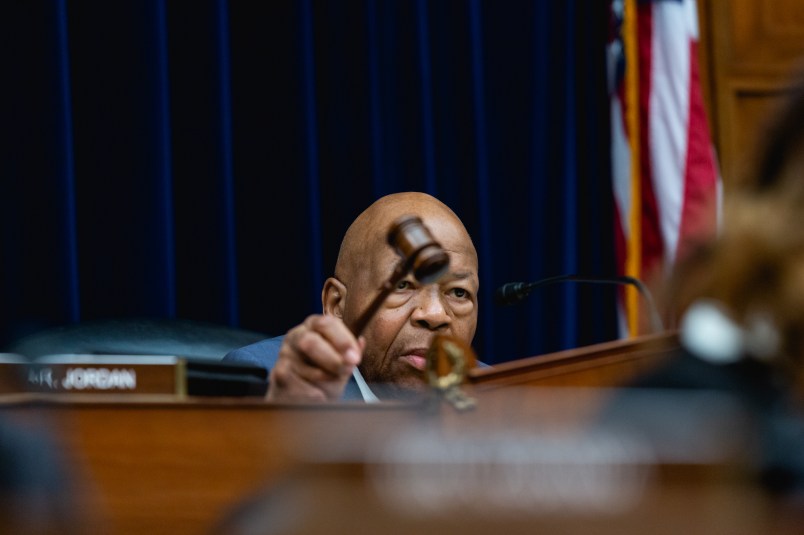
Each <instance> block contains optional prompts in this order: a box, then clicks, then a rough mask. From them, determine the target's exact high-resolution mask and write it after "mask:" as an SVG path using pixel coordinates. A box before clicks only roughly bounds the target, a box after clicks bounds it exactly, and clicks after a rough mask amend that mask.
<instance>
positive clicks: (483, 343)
mask: <svg viewBox="0 0 804 535" xmlns="http://www.w3.org/2000/svg"><path fill="white" fill-rule="evenodd" d="M3 11H4V12H3V15H2V17H0V20H2V22H0V24H1V25H2V31H0V38H1V39H2V40H3V42H2V55H3V65H4V71H5V72H4V83H3V85H4V86H5V87H6V89H7V91H6V92H5V95H6V96H4V97H2V98H3V103H2V108H3V117H2V130H3V139H2V146H3V159H2V185H1V186H0V187H2V190H1V191H0V198H1V199H2V201H0V202H2V205H0V218H2V231H0V232H2V241H1V242H0V247H1V249H0V255H2V261H1V262H0V270H2V271H1V272H0V277H1V278H0V284H1V286H0V288H1V289H0V291H1V292H2V294H0V298H2V318H0V319H1V320H2V324H1V327H2V333H0V337H2V342H3V343H8V342H9V341H11V340H13V339H15V338H16V337H19V336H21V335H23V334H26V333H29V332H31V331H33V330H35V329H39V328H43V327H48V326H54V325H61V324H68V323H74V322H78V321H86V320H92V319H99V318H118V317H153V318H171V317H180V318H188V319H195V320H204V321H210V322H215V323H221V324H228V325H233V326H240V327H244V328H249V329H254V330H259V331H263V332H266V333H281V332H284V331H285V330H287V329H288V328H289V327H291V326H292V325H294V324H295V323H297V322H299V321H301V320H302V319H303V318H304V317H305V316H306V315H307V314H310V313H313V312H317V311H319V310H320V288H321V284H322V282H323V280H324V279H325V278H326V277H327V276H328V275H329V274H330V273H331V270H332V267H333V266H334V262H335V258H336V255H337V249H338V246H339V244H340V239H341V236H342V234H343V232H344V231H345V229H346V227H347V226H348V224H349V223H350V222H351V220H352V219H353V218H354V217H355V216H356V215H357V214H358V213H359V212H360V211H361V210H362V209H363V208H365V207H366V206H367V205H368V204H369V203H371V202H372V200H374V199H375V198H377V197H378V196H381V195H384V194H386V193H390V192H394V191H401V190H422V191H427V192H430V193H432V194H435V195H436V196H438V197H439V198H441V199H442V200H443V201H445V202H446V203H447V204H448V205H449V206H451V207H452V208H453V209H454V210H455V211H456V212H457V213H458V215H459V216H461V217H462V218H463V220H464V221H465V223H466V226H467V228H468V229H469V231H470V233H471V234H472V236H473V237H474V239H475V244H476V246H477V248H478V252H479V255H480V268H481V274H480V275H481V277H480V279H481V295H480V303H481V314H480V325H479V331H478V336H477V338H476V339H475V347H476V349H477V351H478V353H479V355H480V357H481V358H482V359H484V360H486V361H488V362H492V363H493V362H501V361H505V360H510V359H513V358H518V357H523V356H528V355H534V354H540V353H544V352H548V351H554V350H558V349H562V348H568V347H573V346H578V345H584V344H589V343H593V342H598V341H603V340H610V339H613V338H615V336H616V335H615V333H616V327H615V317H614V304H613V303H614V299H613V291H612V290H611V289H610V288H608V287H585V286H581V285H571V284H565V285H560V286H554V287H549V288H544V289H540V290H537V292H536V293H535V294H534V295H532V296H531V298H530V299H529V300H528V301H527V302H525V303H522V304H520V305H518V306H515V307H512V308H508V309H498V308H496V307H495V306H494V304H493V302H492V301H493V299H492V296H493V291H494V289H495V288H496V287H497V286H498V285H500V284H502V283H504V282H508V281H516V280H533V279H539V278H543V277H548V276H553V275H558V274H566V273H582V274H596V275H611V274H612V273H613V266H614V262H613V245H612V223H611V211H612V198H611V188H610V176H609V156H608V147H609V141H608V129H609V126H608V98H607V91H606V83H605V55H604V54H605V40H606V32H607V29H608V10H607V5H606V3H605V2H599V1H597V0H567V1H564V2H550V1H546V0H545V1H538V0H534V1H524V0H522V1H497V0H494V1H491V0H489V1H481V0H444V1H440V0H439V1H436V0H431V1H427V0H418V1H416V0H399V1H388V0H352V1H334V0H330V1H314V0H272V1H270V2H245V1H234V0H231V1H228V2H227V1H226V0H207V1H200V0H184V1H176V0H170V1H168V0H125V1H115V2H109V1H107V0H19V1H15V0H12V1H11V2H10V5H9V3H8V2H7V3H6V5H5V6H4V10H3ZM9 90H10V91H9Z"/></svg>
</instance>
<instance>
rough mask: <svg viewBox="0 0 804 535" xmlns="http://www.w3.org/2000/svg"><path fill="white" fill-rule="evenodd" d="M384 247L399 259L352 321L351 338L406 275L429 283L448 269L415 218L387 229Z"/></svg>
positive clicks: (402, 219)
mask: <svg viewBox="0 0 804 535" xmlns="http://www.w3.org/2000/svg"><path fill="white" fill-rule="evenodd" d="M388 244H389V245H390V246H391V247H393V248H394V250H395V251H396V252H397V253H398V254H399V255H400V256H401V257H402V258H401V259H400V261H399V263H398V264H397V265H396V267H395V268H394V272H393V273H392V274H391V277H390V278H389V279H388V280H387V281H385V284H383V285H382V287H381V288H380V293H379V294H377V296H376V297H375V298H374V300H373V301H372V302H371V304H369V306H368V308H367V309H366V310H365V311H363V313H362V314H361V315H360V317H359V318H357V321H355V324H354V326H353V327H352V332H353V333H354V335H355V337H358V336H360V334H361V333H362V332H363V329H365V328H366V325H368V322H369V321H370V320H371V318H372V317H374V314H375V313H376V312H377V310H378V309H379V308H380V306H381V305H382V304H383V302H384V301H385V299H386V298H387V297H388V295H389V294H390V293H391V292H392V291H394V288H395V287H396V285H397V284H399V281H401V280H402V279H404V278H405V277H406V276H407V274H408V273H410V272H411V271H413V276H414V277H416V280H417V281H419V282H421V283H422V284H430V283H431V282H435V281H437V280H438V279H440V278H441V276H442V275H443V274H444V273H446V271H447V269H448V268H449V256H448V255H447V253H446V252H445V251H444V249H443V248H442V247H441V245H439V243H438V242H437V241H435V239H434V238H433V235H432V234H430V231H429V230H428V229H427V227H425V226H424V223H423V222H422V220H421V219H420V218H419V217H417V216H413V215H405V216H402V217H400V218H399V219H397V220H396V221H394V223H393V224H392V225H391V228H390V229H389V230H388Z"/></svg>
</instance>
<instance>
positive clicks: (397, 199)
mask: <svg viewBox="0 0 804 535" xmlns="http://www.w3.org/2000/svg"><path fill="white" fill-rule="evenodd" d="M406 214H410V215H416V216H419V217H420V218H421V219H422V221H423V222H424V224H425V225H426V226H427V228H428V229H429V230H430V232H431V234H432V235H433V237H434V238H435V240H436V241H437V242H439V243H440V244H441V246H442V247H443V248H444V250H445V251H446V252H447V254H448V255H449V257H450V266H449V271H448V272H447V273H446V275H444V276H443V277H442V278H441V279H440V280H438V281H437V282H435V283H432V284H420V283H419V282H417V281H416V279H414V278H413V276H412V275H409V276H408V277H406V278H405V279H404V280H402V281H401V282H400V283H399V284H398V285H397V287H396V289H395V290H394V291H393V292H392V293H391V295H389V296H388V298H387V299H386V300H385V302H384V303H383V305H382V306H381V307H380V309H379V310H378V311H377V313H376V314H375V315H374V317H373V318H372V319H371V321H370V322H369V324H368V325H367V326H366V328H365V330H364V331H363V334H362V336H361V337H360V339H356V338H355V337H354V335H353V334H352V330H351V329H352V327H353V326H354V324H355V322H356V320H357V318H358V317H359V316H360V314H361V313H362V312H363V311H364V310H365V309H366V308H367V307H368V305H369V303H370V302H371V301H372V299H373V298H374V297H375V296H376V295H377V294H378V293H379V289H380V287H381V286H382V285H383V283H384V282H385V281H386V280H388V277H389V276H390V274H391V272H392V271H393V269H394V267H395V266H396V264H397V263H398V262H399V259H400V258H399V255H398V254H396V252H395V251H394V250H393V249H392V248H391V246H389V245H388V243H387V234H388V229H389V227H390V226H391V224H392V223H393V221H394V220H396V219H397V218H398V217H400V216H402V215H406ZM478 286H479V281H478V276H477V252H476V251H475V247H474V245H473V244H472V239H471V238H470V237H469V234H468V233H467V232H466V228H464V226H463V223H461V220H460V219H458V216H456V215H455V213H454V212H453V211H452V210H450V209H449V208H448V207H447V206H446V205H445V204H444V203H442V202H441V201H439V200H438V199H436V198H434V197H431V196H430V195H427V194H424V193H417V192H408V193H395V194H392V195H388V196H386V197H383V198H381V199H379V200H378V201H376V202H375V203H374V204H372V205H371V206H369V207H368V208H367V209H366V210H365V211H364V212H363V213H362V214H360V215H359V216H358V217H357V219H356V220H355V221H354V222H353V223H352V225H351V226H350V227H349V229H348V230H347V231H346V235H345V236H344V238H343V242H342V243H341V248H340V252H339V254H338V261H337V263H336V265H335V275H334V276H333V277H330V278H328V279H327V280H326V281H325V282H324V288H323V290H322V292H321V304H322V306H323V314H318V315H313V316H310V317H308V318H307V319H306V320H305V321H304V322H303V323H302V324H301V325H298V326H296V327H294V328H293V329H291V330H290V331H288V333H287V335H285V336H284V337H279V338H273V339H270V340H265V341H263V342H259V343H257V344H253V345H251V346H247V347H245V348H242V349H238V350H236V351H233V352H232V353H229V354H228V355H227V356H226V357H225V359H224V360H230V361H240V362H250V363H253V364H259V365H261V366H263V367H265V368H268V369H269V370H270V372H271V373H270V385H269V388H268V399H269V400H273V401H282V400H305V399H306V400H311V401H323V400H339V399H363V400H366V401H374V400H376V399H377V395H376V392H377V391H378V388H377V387H380V391H382V392H387V393H392V394H393V393H396V392H408V391H415V390H418V389H421V388H423V386H424V374H423V370H424V365H425V353H426V351H427V349H428V347H429V346H430V342H431V340H432V338H433V336H434V335H435V334H447V335H450V336H453V337H455V338H458V339H459V340H462V341H464V342H466V343H467V344H471V342H472V338H473V337H474V334H475V328H476V327H477V291H478ZM375 385H376V386H375Z"/></svg>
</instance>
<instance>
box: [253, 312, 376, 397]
mask: <svg viewBox="0 0 804 535" xmlns="http://www.w3.org/2000/svg"><path fill="white" fill-rule="evenodd" d="M365 345H366V343H365V340H363V339H362V338H361V339H360V340H359V341H358V340H356V339H355V337H354V335H353V334H352V332H351V331H350V330H349V329H348V327H346V325H345V324H344V323H343V321H341V320H340V319H339V318H336V317H335V316H322V315H314V316H309V317H308V318H307V319H306V320H304V323H302V324H301V325H298V326H296V327H294V328H293V329H291V330H290V331H288V334H287V335H286V336H285V339H284V341H283V343H282V347H281V349H280V350H279V359H278V360H277V362H276V365H275V366H274V368H273V370H271V377H270V384H269V387H268V397H267V398H268V400H269V401H287V400H309V401H326V400H331V401H334V400H338V399H340V397H341V394H343V389H344V387H345V386H346V382H347V381H348V380H349V378H350V377H351V375H352V371H353V370H354V368H355V366H357V365H358V364H360V359H361V356H362V354H363V348H364V347H365Z"/></svg>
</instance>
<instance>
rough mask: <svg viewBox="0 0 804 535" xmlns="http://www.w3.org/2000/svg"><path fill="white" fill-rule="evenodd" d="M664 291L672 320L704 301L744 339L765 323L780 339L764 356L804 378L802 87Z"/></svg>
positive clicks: (801, 85) (803, 90) (803, 152)
mask: <svg viewBox="0 0 804 535" xmlns="http://www.w3.org/2000/svg"><path fill="white" fill-rule="evenodd" d="M668 294H669V295H671V296H672V297H671V303H672V304H673V306H674V314H675V315H676V316H677V317H680V316H681V315H683V313H684V312H685V311H686V310H687V308H688V307H689V306H690V305H691V304H692V303H694V302H696V301H700V300H701V299H710V300H711V301H712V302H715V303H718V304H719V306H721V307H722V310H723V311H724V312H725V313H726V314H727V315H728V316H729V318H730V319H731V320H732V321H734V322H735V323H736V324H737V325H738V326H739V327H740V328H741V329H742V331H743V332H744V333H745V335H746V339H747V340H749V342H750V339H751V336H752V333H753V332H755V331H757V330H758V329H759V330H763V329H765V330H767V329H766V327H770V328H771V329H772V331H773V337H775V338H776V339H777V341H778V343H777V344H775V346H774V347H775V349H774V351H773V352H772V353H773V354H772V355H764V357H765V358H768V359H769V362H771V363H773V364H774V365H777V366H782V367H784V368H786V369H787V370H788V371H790V372H791V373H790V374H789V375H791V376H793V377H797V378H800V377H802V376H804V372H803V370H804V84H802V83H798V84H796V86H795V88H794V91H793V92H792V93H791V95H790V100H789V101H788V102H787V103H786V106H785V107H784V109H783V110H781V113H779V114H778V115H776V116H775V121H774V122H773V123H772V125H771V127H770V129H769V130H768V132H767V135H766V136H764V137H763V138H762V140H761V145H760V152H759V154H758V158H757V160H756V165H755V167H754V171H753V172H752V174H751V175H750V176H748V177H744V179H743V180H742V181H741V182H739V183H733V184H731V185H730V187H728V188H727V190H726V196H725V199H724V215H723V228H722V232H721V235H720V236H719V237H718V238H717V239H716V240H715V241H714V242H713V243H710V244H708V245H705V246H703V247H701V248H700V249H699V250H698V251H697V252H696V253H695V254H693V255H692V256H691V257H690V258H689V259H688V260H687V261H686V262H685V263H683V264H681V265H680V266H679V267H678V269H677V270H676V273H675V277H674V282H673V284H672V285H671V287H670V291H669V292H668ZM759 326H764V327H762V328H761V329H760V328H759ZM748 345H749V346H750V345H751V344H750V343H749V344H748ZM746 353H747V354H749V356H758V355H751V349H750V347H749V348H747V350H746ZM799 381H800V379H799ZM801 384H804V382H801Z"/></svg>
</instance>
